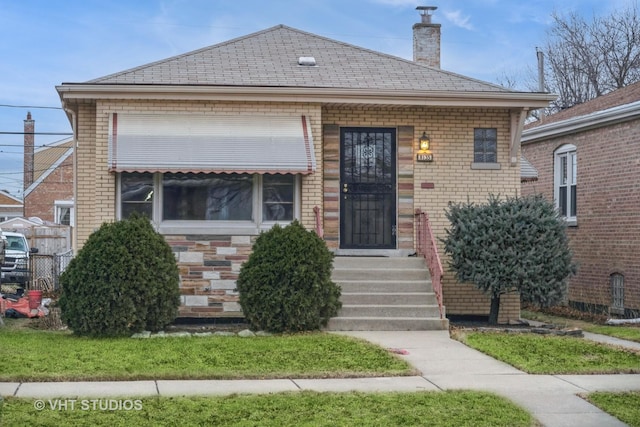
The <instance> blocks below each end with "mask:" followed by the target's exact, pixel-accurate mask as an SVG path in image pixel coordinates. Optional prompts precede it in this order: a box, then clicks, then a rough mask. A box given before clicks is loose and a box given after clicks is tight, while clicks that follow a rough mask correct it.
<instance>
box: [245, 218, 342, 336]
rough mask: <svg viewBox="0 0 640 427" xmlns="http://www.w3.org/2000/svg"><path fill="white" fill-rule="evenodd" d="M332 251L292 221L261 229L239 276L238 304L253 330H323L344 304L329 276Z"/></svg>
mask: <svg viewBox="0 0 640 427" xmlns="http://www.w3.org/2000/svg"><path fill="white" fill-rule="evenodd" d="M332 268H333V254H332V253H331V251H329V249H327V246H326V245H325V243H324V241H323V240H322V239H320V237H318V236H317V235H316V234H315V233H314V232H312V231H307V230H305V228H304V227H303V226H302V225H301V224H300V223H299V222H298V221H294V222H293V223H291V224H290V225H288V226H286V227H284V228H283V227H280V226H279V225H275V226H274V227H273V228H272V229H271V230H269V231H267V232H264V233H262V234H261V235H260V236H259V237H258V239H257V240H256V242H255V245H254V247H253V252H252V253H251V255H250V256H249V259H248V260H247V261H246V262H245V263H244V264H243V265H242V268H241V269H240V275H239V276H238V280H237V288H238V291H239V293H240V306H241V307H242V311H243V313H244V316H245V318H246V320H247V322H248V323H249V325H250V326H251V327H252V328H253V329H258V330H263V331H269V332H297V331H310V330H317V329H320V327H322V326H326V324H327V322H328V321H329V319H330V318H331V317H333V316H335V315H337V313H338V310H339V309H340V307H341V306H342V304H341V303H340V287H339V286H338V285H336V284H335V283H334V282H333V281H332V280H331V269H332Z"/></svg>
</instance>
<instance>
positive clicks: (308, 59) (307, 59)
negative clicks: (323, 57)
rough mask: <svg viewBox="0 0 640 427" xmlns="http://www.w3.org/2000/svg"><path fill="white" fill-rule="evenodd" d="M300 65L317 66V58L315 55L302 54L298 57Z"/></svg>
mask: <svg viewBox="0 0 640 427" xmlns="http://www.w3.org/2000/svg"><path fill="white" fill-rule="evenodd" d="M298 65H301V66H304V67H315V66H316V58H314V57H313V56H301V57H300V58H298Z"/></svg>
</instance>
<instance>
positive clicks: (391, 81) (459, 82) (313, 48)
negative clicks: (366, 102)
mask: <svg viewBox="0 0 640 427" xmlns="http://www.w3.org/2000/svg"><path fill="white" fill-rule="evenodd" d="M301 56H306V57H308V56H312V57H314V58H315V59H316V64H317V66H315V67H313V66H312V67H309V66H300V65H298V58H299V57H301ZM86 83H90V84H121V85H127V84H131V85H209V86H236V87H237V86H254V87H258V86H259V87H309V88H341V89H342V88H346V89H353V88H355V89H372V90H377V89H392V90H426V91H451V92H498V93H509V92H511V91H510V90H508V89H505V88H503V87H501V86H497V85H494V84H490V83H486V82H482V81H479V80H475V79H472V78H469V77H464V76H461V75H458V74H455V73H451V72H447V71H443V70H440V69H436V68H430V67H427V66H424V65H420V64H417V63H415V62H412V61H409V60H405V59H402V58H398V57H395V56H391V55H387V54H383V53H380V52H375V51H372V50H368V49H364V48H361V47H357V46H354V45H350V44H347V43H343V42H339V41H336V40H332V39H328V38H325V37H321V36H318V35H315V34H310V33H307V32H304V31H300V30H297V29H294V28H290V27H287V26H284V25H278V26H275V27H272V28H269V29H266V30H263V31H259V32H257V33H253V34H249V35H247V36H244V37H240V38H236V39H233V40H230V41H226V42H223V43H220V44H216V45H213V46H210V47H205V48H203V49H199V50H196V51H193V52H189V53H185V54H183V55H178V56H175V57H172V58H168V59H165V60H161V61H158V62H154V63H151V64H147V65H142V66H139V67H136V68H132V69H130V70H126V71H122V72H119V73H115V74H111V75H108V76H105V77H101V78H97V79H94V80H90V81H88V82H86Z"/></svg>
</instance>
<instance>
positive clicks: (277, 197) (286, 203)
mask: <svg viewBox="0 0 640 427" xmlns="http://www.w3.org/2000/svg"><path fill="white" fill-rule="evenodd" d="M293 188H294V176H293V175H264V177H263V179H262V220H263V221H280V220H285V221H291V220H293Z"/></svg>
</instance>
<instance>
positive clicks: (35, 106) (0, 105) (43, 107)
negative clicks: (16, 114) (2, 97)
mask: <svg viewBox="0 0 640 427" xmlns="http://www.w3.org/2000/svg"><path fill="white" fill-rule="evenodd" d="M0 107H7V108H40V109H45V110H62V107H47V106H43V105H11V104H0Z"/></svg>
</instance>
